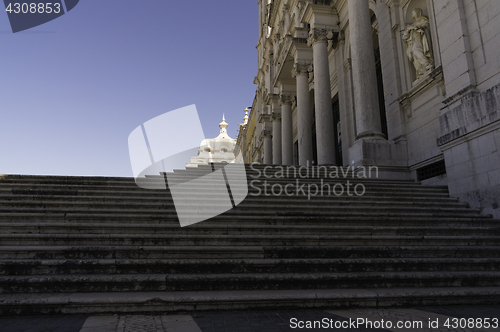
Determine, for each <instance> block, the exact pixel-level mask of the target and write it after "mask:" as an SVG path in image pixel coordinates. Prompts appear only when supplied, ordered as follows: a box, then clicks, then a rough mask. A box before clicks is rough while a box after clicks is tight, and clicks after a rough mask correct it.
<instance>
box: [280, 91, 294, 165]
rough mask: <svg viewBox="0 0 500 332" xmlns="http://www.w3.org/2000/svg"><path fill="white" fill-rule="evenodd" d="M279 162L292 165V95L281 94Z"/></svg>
mask: <svg viewBox="0 0 500 332" xmlns="http://www.w3.org/2000/svg"><path fill="white" fill-rule="evenodd" d="M281 151H282V155H281V163H282V164H283V165H293V124H292V97H291V96H287V95H283V94H282V95H281Z"/></svg>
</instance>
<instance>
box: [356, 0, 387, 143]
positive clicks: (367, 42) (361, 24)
mask: <svg viewBox="0 0 500 332" xmlns="http://www.w3.org/2000/svg"><path fill="white" fill-rule="evenodd" d="M348 3H349V7H348V10H349V30H350V42H351V59H352V78H353V83H352V85H353V88H354V105H355V111H354V112H355V114H356V128H357V136H356V139H361V138H375V139H383V138H384V135H383V134H382V125H381V122H380V110H379V103H378V91H377V76H376V71H375V57H374V55H373V40H372V26H371V22H370V10H369V7H368V0H348Z"/></svg>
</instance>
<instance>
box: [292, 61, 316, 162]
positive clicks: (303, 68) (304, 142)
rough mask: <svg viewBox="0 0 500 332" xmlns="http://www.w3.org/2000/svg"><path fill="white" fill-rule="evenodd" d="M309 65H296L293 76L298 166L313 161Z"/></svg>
mask: <svg viewBox="0 0 500 332" xmlns="http://www.w3.org/2000/svg"><path fill="white" fill-rule="evenodd" d="M310 67H311V64H310V63H296V64H295V66H294V69H293V76H295V78H296V80H297V127H298V136H299V137H298V140H299V165H307V164H309V165H311V164H312V161H313V142H312V128H311V126H312V112H311V104H310V100H309V74H308V73H309V69H310Z"/></svg>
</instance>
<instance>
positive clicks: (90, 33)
mask: <svg viewBox="0 0 500 332" xmlns="http://www.w3.org/2000/svg"><path fill="white" fill-rule="evenodd" d="M0 38H1V44H2V50H1V53H0V59H1V62H2V63H1V70H0V174H57V175H113V176H132V171H131V167H130V161H129V155H128V147H127V139H128V135H129V134H130V132H131V131H132V130H133V129H134V128H136V127H137V126H139V125H141V124H142V123H143V122H145V121H147V120H150V119H151V118H154V117H156V116H158V115H160V114H163V113H165V112H168V111H172V110H175V109H177V108H180V107H184V106H187V105H191V104H196V106H197V108H198V112H199V114H200V118H201V122H202V125H203V129H204V132H205V135H206V136H207V137H209V138H210V137H215V136H216V135H217V134H218V129H219V128H218V124H219V122H220V120H221V117H222V113H225V115H226V121H227V122H228V123H229V128H228V130H229V134H230V135H231V136H232V137H233V138H236V135H237V129H238V126H237V124H238V123H240V122H241V121H242V118H243V116H244V112H243V110H244V109H245V107H247V106H251V104H252V102H253V98H254V94H255V85H254V84H253V78H254V77H255V74H256V71H257V51H256V49H255V45H256V44H257V39H258V8H257V1H256V0H254V1H248V0H243V1H241V0H239V1H234V0H216V1H202V0H195V1H173V0H81V1H80V3H79V4H78V6H77V7H75V8H74V9H73V10H72V11H70V12H69V13H67V14H65V15H63V16H61V17H60V18H58V19H55V20H53V21H51V22H48V23H46V24H44V25H41V26H39V27H36V28H33V29H30V30H27V31H25V32H19V33H16V34H13V33H12V32H11V29H10V25H9V22H8V18H7V13H5V12H4V11H3V10H2V12H0Z"/></svg>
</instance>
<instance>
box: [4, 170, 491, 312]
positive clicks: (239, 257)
mask: <svg viewBox="0 0 500 332" xmlns="http://www.w3.org/2000/svg"><path fill="white" fill-rule="evenodd" d="M213 167H215V168H216V169H217V168H220V167H222V165H213ZM264 167H266V166H265V165H259V166H255V165H254V166H250V165H247V166H246V170H247V180H243V181H239V182H237V183H236V184H235V183H233V185H236V186H242V187H245V186H247V184H251V185H250V186H249V193H248V196H247V198H246V199H245V200H244V201H243V202H242V203H241V204H239V205H238V206H236V207H235V208H233V209H231V210H229V211H227V212H225V213H223V214H221V215H219V216H217V217H214V218H212V219H209V220H206V221H203V222H200V223H197V224H195V225H191V226H188V227H182V228H181V227H180V226H179V221H178V218H177V214H176V212H175V207H174V203H173V200H172V196H171V194H170V192H169V190H161V189H154V190H151V189H149V190H148V189H142V188H140V187H138V186H137V185H136V184H135V182H134V179H132V178H112V177H66V176H20V175H4V176H0V230H1V231H0V313H1V314H3V315H8V314H34V313H113V312H120V313H126V312H162V313H165V312H174V311H190V310H219V309H221V310H222V309H224V310H226V309H245V308H254V309H255V308H309V307H325V308H337V307H359V306H365V307H366V306H372V307H375V306H415V305H448V304H461V303H463V304H493V303H496V304H498V303H500V221H499V220H494V219H492V218H491V216H487V215H481V214H480V212H479V211H478V210H475V209H471V208H469V207H467V205H465V204H463V203H460V202H459V201H458V200H457V199H455V198H450V197H449V194H448V190H447V188H446V187H442V186H439V187H438V186H427V187H426V186H423V185H421V184H419V183H416V182H413V181H401V180H399V181H388V180H379V179H367V178H358V177H357V176H355V175H354V176H353V174H352V173H349V174H348V175H347V176H345V177H344V176H341V177H340V178H332V177H328V178H324V174H323V173H322V174H321V175H322V176H323V178H319V177H318V174H317V173H319V172H318V171H319V170H318V169H317V168H313V167H309V168H308V169H307V172H308V175H309V177H308V178H301V177H300V176H299V174H293V173H292V174H290V173H289V174H287V175H288V176H287V177H285V178H283V177H282V176H278V175H279V173H276V172H279V171H280V168H279V167H278V166H269V167H268V168H267V169H266V173H265V175H264V173H263V171H264ZM314 170H316V172H314ZM212 171H213V169H212V167H211V166H200V167H198V168H191V169H187V170H179V171H175V173H174V175H169V176H168V178H169V181H171V183H173V182H175V181H178V182H183V181H187V180H190V179H196V178H198V177H200V176H202V175H206V174H209V173H211V172H212ZM226 173H227V174H229V175H230V174H231V168H230V167H227V168H226ZM285 173H286V172H285ZM313 173H314V176H313V175H312V174H313ZM273 174H274V176H273ZM259 175H260V176H259ZM281 175H283V174H281ZM285 175H286V174H285ZM266 176H268V177H266ZM158 178H159V179H162V177H161V176H158V177H150V178H148V179H146V180H145V181H156V180H158ZM252 181H253V182H252ZM265 181H266V182H267V183H266V182H265ZM321 181H322V182H321ZM348 181H349V182H348ZM314 184H316V185H318V187H319V186H321V185H325V184H330V185H332V187H333V185H335V184H336V185H337V187H336V188H337V193H339V190H340V188H341V186H343V188H344V189H346V188H347V186H348V185H350V189H351V191H350V193H349V194H348V193H347V192H346V190H345V191H344V193H343V194H342V195H335V194H333V193H331V192H330V193H325V192H324V193H323V195H319V194H318V195H315V196H314V195H313V196H310V197H308V193H309V194H310V193H311V191H310V190H309V191H308V188H309V187H308V186H310V185H314ZM356 184H362V185H363V186H364V187H363V188H364V189H365V190H364V193H363V195H358V194H359V193H360V191H361V190H360V189H361V186H358V191H357V194H355V193H353V187H354V186H355V185H356ZM286 185H289V186H288V187H287V189H288V191H287V193H285V192H284V191H282V192H281V194H279V192H280V190H283V189H284V188H285V186H286ZM301 185H304V187H303V189H304V190H303V191H302V190H300V186H301ZM234 188H235V187H233V189H234ZM211 189H212V188H211V184H210V182H209V181H208V182H207V183H206V184H205V185H198V186H196V187H193V188H191V189H189V190H193V191H195V192H196V193H197V194H198V195H199V194H200V193H206V196H205V197H206V199H204V200H203V201H202V202H199V204H200V205H210V204H214V205H216V202H217V200H219V199H220V197H218V196H217V194H213V192H212V190H211ZM273 190H274V193H275V194H277V195H273V193H272V192H273ZM266 193H267V196H266ZM312 193H314V192H312ZM197 208H198V207H197V206H196V204H193V210H196V209H197Z"/></svg>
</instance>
